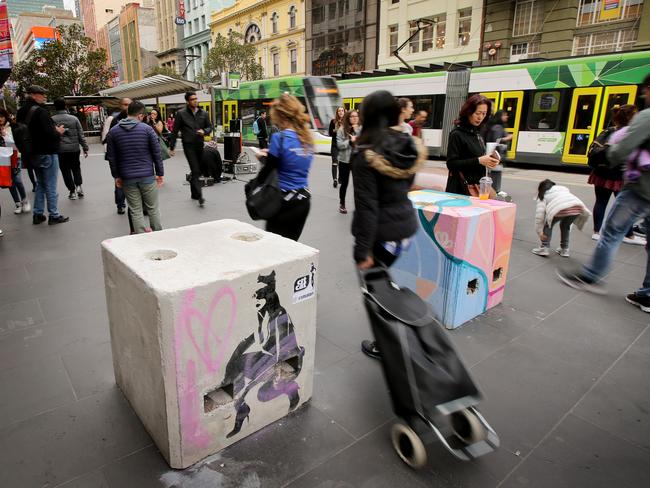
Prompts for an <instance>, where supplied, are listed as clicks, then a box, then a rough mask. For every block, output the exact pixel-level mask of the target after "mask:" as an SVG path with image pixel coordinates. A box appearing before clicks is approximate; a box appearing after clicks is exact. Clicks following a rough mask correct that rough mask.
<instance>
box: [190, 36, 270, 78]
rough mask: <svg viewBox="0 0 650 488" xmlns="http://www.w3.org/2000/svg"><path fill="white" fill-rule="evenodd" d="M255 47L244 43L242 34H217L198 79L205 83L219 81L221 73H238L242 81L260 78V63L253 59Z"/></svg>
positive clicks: (261, 70)
mask: <svg viewBox="0 0 650 488" xmlns="http://www.w3.org/2000/svg"><path fill="white" fill-rule="evenodd" d="M256 55H257V48H256V47H255V46H254V45H253V44H249V43H244V36H242V35H241V34H239V33H237V32H230V33H229V35H228V37H226V36H222V35H221V34H219V35H218V36H217V37H216V38H215V40H214V46H213V47H212V49H210V51H209V52H208V59H207V60H206V61H205V65H204V66H203V73H202V74H201V75H200V76H199V80H200V81H202V82H206V83H219V82H220V81H221V75H222V74H223V73H240V74H241V78H242V80H244V81H254V80H259V79H260V78H262V74H263V69H262V65H261V64H260V63H258V62H257V61H255V56H256Z"/></svg>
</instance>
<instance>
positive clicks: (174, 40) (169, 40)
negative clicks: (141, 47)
mask: <svg viewBox="0 0 650 488" xmlns="http://www.w3.org/2000/svg"><path fill="white" fill-rule="evenodd" d="M179 3H180V2H179V1H178V0H159V1H157V2H156V5H155V16H156V18H155V22H156V33H157V38H158V53H157V54H156V57H157V58H158V64H159V65H160V66H163V67H166V68H169V69H171V70H173V71H174V72H175V73H179V74H181V73H183V70H184V69H185V50H184V48H183V26H182V25H177V24H176V18H177V17H178V16H179V11H178V6H179Z"/></svg>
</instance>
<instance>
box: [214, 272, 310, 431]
mask: <svg viewBox="0 0 650 488" xmlns="http://www.w3.org/2000/svg"><path fill="white" fill-rule="evenodd" d="M257 282H258V283H260V284H261V287H260V288H258V289H257V291H256V292H255V295H254V298H255V301H256V307H257V320H258V329H257V333H258V336H259V343H260V344H261V351H254V352H246V351H248V350H249V349H250V348H251V347H252V346H253V345H254V344H255V333H254V332H253V333H251V334H250V335H249V336H248V337H247V338H246V339H244V340H243V341H241V342H240V343H239V345H238V346H237V348H236V349H235V350H234V352H233V354H232V356H231V357H230V360H229V361H228V364H227V365H226V374H225V377H224V380H223V382H222V385H223V386H222V388H225V387H227V386H229V385H232V392H233V398H234V399H235V409H236V411H237V416H236V418H235V426H234V428H233V430H232V431H231V432H230V433H228V435H227V436H226V437H232V436H234V435H236V434H238V433H239V431H240V430H241V427H242V424H243V423H244V420H245V419H247V418H248V417H249V415H250V411H251V409H250V406H249V405H248V404H247V403H246V395H247V394H248V392H249V391H251V390H252V389H253V388H254V387H256V386H257V385H261V386H260V388H259V390H258V392H257V399H258V400H259V401H260V402H268V401H271V400H273V399H275V398H277V397H279V396H281V395H287V398H288V399H289V411H291V410H293V409H294V408H296V407H297V406H298V403H299V401H300V395H299V393H298V389H299V386H298V383H296V381H295V379H296V378H297V377H298V375H299V374H300V370H301V369H302V358H303V356H304V354H305V348H304V347H300V346H298V342H297V340H296V334H295V331H294V327H293V323H292V322H291V318H290V317H289V314H288V313H287V311H286V310H285V309H284V307H282V305H281V304H280V298H279V297H278V294H277V293H276V291H275V271H273V272H271V274H269V275H259V276H258V277H257ZM264 326H266V327H264Z"/></svg>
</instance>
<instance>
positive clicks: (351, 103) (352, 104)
mask: <svg viewBox="0 0 650 488" xmlns="http://www.w3.org/2000/svg"><path fill="white" fill-rule="evenodd" d="M361 102H363V98H344V99H343V106H344V107H345V110H352V109H355V108H356V109H357V110H358V107H359V105H361Z"/></svg>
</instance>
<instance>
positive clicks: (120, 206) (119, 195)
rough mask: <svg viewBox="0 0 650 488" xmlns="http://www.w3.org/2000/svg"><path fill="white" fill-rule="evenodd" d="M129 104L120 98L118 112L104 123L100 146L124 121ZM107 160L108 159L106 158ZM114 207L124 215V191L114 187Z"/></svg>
mask: <svg viewBox="0 0 650 488" xmlns="http://www.w3.org/2000/svg"><path fill="white" fill-rule="evenodd" d="M130 104H131V99H130V98H122V99H121V100H120V110H119V111H118V112H115V113H113V114H111V115H110V116H109V117H108V118H107V119H106V121H105V122H104V128H103V129H102V144H106V138H107V137H108V132H109V131H110V130H111V129H112V128H113V127H115V126H116V125H117V124H118V123H119V122H120V121H121V120H124V119H126V117H127V114H126V111H127V110H128V108H129V105H130ZM106 159H108V158H106ZM115 206H116V207H117V213H118V214H120V215H124V213H125V209H126V197H125V196H124V190H122V188H118V187H117V186H116V187H115Z"/></svg>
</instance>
